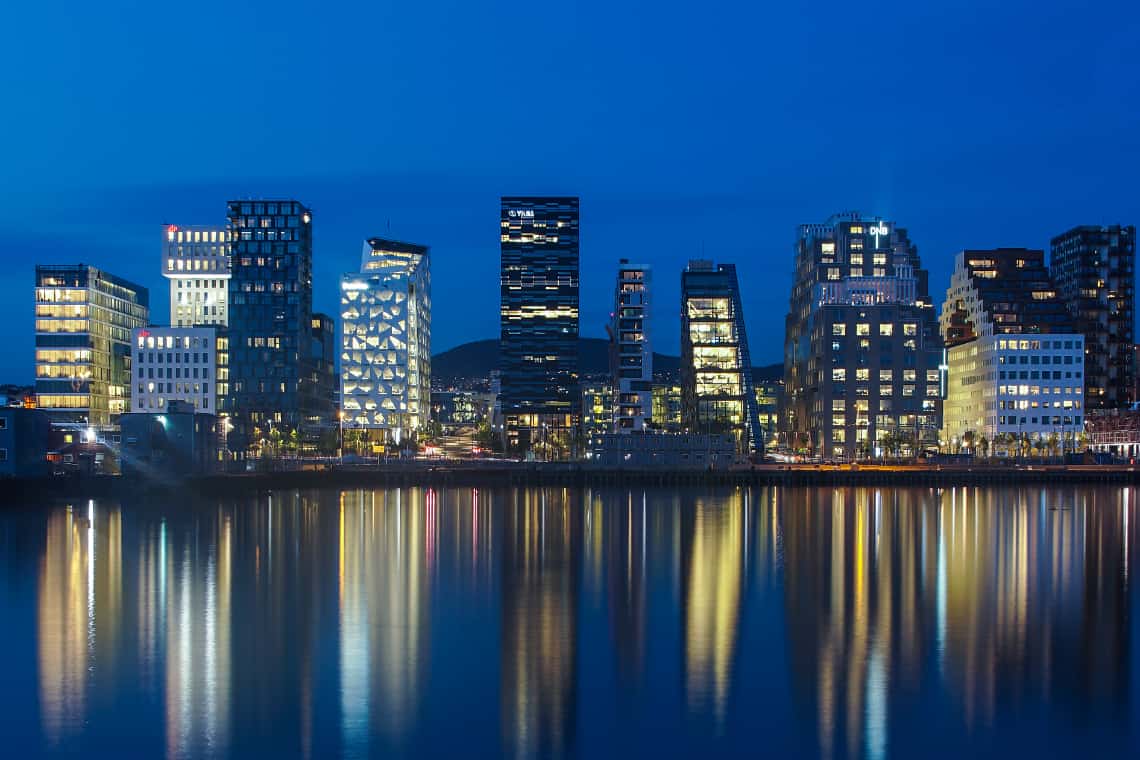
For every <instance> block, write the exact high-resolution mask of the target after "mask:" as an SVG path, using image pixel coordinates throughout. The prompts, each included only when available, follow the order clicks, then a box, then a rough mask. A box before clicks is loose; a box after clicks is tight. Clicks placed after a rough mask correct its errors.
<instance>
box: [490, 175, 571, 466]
mask: <svg viewBox="0 0 1140 760" xmlns="http://www.w3.org/2000/svg"><path fill="white" fill-rule="evenodd" d="M499 226H500V230H499V232H500V238H499V240H500V298H501V300H500V307H499V352H500V357H499V368H500V383H501V385H500V392H499V401H500V404H501V407H502V414H503V420H504V432H505V435H506V442H507V445H508V446H509V447H511V448H514V449H524V450H534V449H539V450H540V451H541V453H543V454H544V455H551V456H559V455H563V454H566V453H568V452H569V450H570V448H571V445H572V442H571V437H572V433H573V431H574V430H575V428H576V427H577V425H578V416H579V414H580V408H579V407H580V397H579V395H578V199H577V198H575V197H504V198H502V202H501V208H500V214H499Z"/></svg>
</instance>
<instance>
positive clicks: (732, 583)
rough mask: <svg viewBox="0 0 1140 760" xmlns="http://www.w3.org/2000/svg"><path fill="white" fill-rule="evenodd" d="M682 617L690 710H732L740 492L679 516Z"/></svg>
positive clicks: (740, 563)
mask: <svg viewBox="0 0 1140 760" xmlns="http://www.w3.org/2000/svg"><path fill="white" fill-rule="evenodd" d="M681 525H682V529H681V530H682V532H681V579H682V580H681V582H682V583H683V584H684V585H683V589H684V593H683V595H682V598H681V616H682V619H683V621H684V626H685V628H684V630H685V637H684V662H685V666H684V667H685V695H686V701H687V703H688V708H689V712H690V713H693V714H697V715H701V714H707V713H709V712H711V713H712V715H713V717H714V719H715V721H716V722H717V724H718V725H719V724H720V723H722V722H723V720H724V717H725V711H726V709H727V706H728V697H729V686H730V684H731V681H732V668H733V654H734V652H735V648H736V631H737V626H738V621H739V619H740V605H741V594H742V590H743V572H744V541H745V536H744V497H743V495H742V493H741V492H740V491H739V490H737V491H734V492H732V493H730V494H729V495H728V496H727V497H726V498H724V499H720V500H717V501H716V502H715V503H709V502H707V501H706V500H704V499H702V498H698V499H697V500H696V502H695V503H694V504H692V505H691V506H686V507H685V508H684V512H683V513H682V515H681Z"/></svg>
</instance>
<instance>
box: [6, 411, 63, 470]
mask: <svg viewBox="0 0 1140 760" xmlns="http://www.w3.org/2000/svg"><path fill="white" fill-rule="evenodd" d="M50 432H51V422H50V420H49V419H48V414H47V412H45V411H44V410H42V409H26V408H24V407H22V406H2V405H0V478H6V477H7V478H38V477H43V476H45V475H49V474H50V469H49V466H48V459H47V453H48V440H49V436H50Z"/></svg>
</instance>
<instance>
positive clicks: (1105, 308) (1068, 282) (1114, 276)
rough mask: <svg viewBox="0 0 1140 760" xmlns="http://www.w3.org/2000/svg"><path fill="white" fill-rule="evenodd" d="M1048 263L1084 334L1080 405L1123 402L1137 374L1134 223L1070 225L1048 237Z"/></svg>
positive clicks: (1113, 405) (1099, 406)
mask: <svg viewBox="0 0 1140 760" xmlns="http://www.w3.org/2000/svg"><path fill="white" fill-rule="evenodd" d="M1049 268H1050V274H1051V275H1052V277H1053V281H1054V282H1055V283H1056V284H1057V290H1058V295H1059V296H1060V298H1061V300H1062V301H1063V302H1064V303H1065V306H1066V307H1067V308H1068V310H1069V314H1070V316H1072V317H1073V320H1074V321H1075V323H1076V324H1075V326H1076V328H1077V330H1078V331H1080V332H1081V333H1083V334H1084V336H1085V408H1086V409H1119V408H1121V407H1124V406H1127V405H1128V402H1129V393H1130V391H1131V389H1132V384H1133V379H1134V378H1135V376H1136V367H1135V365H1134V362H1133V356H1132V352H1133V345H1134V343H1133V342H1134V340H1135V321H1136V228H1135V227H1132V226H1127V227H1122V226H1120V225H1113V226H1111V227H1094V226H1086V227H1076V228H1074V229H1071V230H1069V231H1068V232H1066V233H1064V234H1063V235H1058V236H1057V237H1055V238H1053V243H1052V251H1051V253H1050V256H1049Z"/></svg>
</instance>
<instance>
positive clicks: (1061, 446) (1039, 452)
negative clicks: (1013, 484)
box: [950, 430, 1088, 457]
mask: <svg viewBox="0 0 1140 760" xmlns="http://www.w3.org/2000/svg"><path fill="white" fill-rule="evenodd" d="M1087 444H1088V439H1087V437H1086V436H1085V434H1084V433H1079V434H1078V435H1077V436H1076V438H1075V440H1074V438H1073V437H1072V436H1066V437H1065V438H1064V439H1062V438H1061V436H1060V435H1058V434H1057V433H1055V432H1054V433H1050V434H1049V435H1048V436H1046V437H1044V438H1041V437H1031V436H1030V435H1029V434H1028V433H1021V434H1020V435H1018V434H1017V433H999V434H998V435H996V436H994V440H993V441H991V440H990V439H989V438H987V437H986V436H985V435H984V434H983V435H980V436H979V435H978V434H977V433H975V432H974V431H973V430H967V431H966V432H965V433H963V434H962V438H961V440H954V441H952V442H951V444H950V449H951V453H954V454H963V453H965V454H976V455H981V456H983V457H989V456H990V455H991V453H992V455H993V456H1005V457H1010V456H1018V457H1023V456H1046V455H1048V456H1054V457H1055V456H1059V455H1061V454H1062V453H1064V452H1070V451H1074V450H1083V449H1084V448H1085V447H1086V446H1087Z"/></svg>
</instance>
